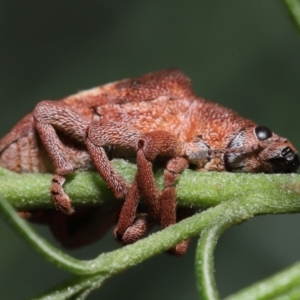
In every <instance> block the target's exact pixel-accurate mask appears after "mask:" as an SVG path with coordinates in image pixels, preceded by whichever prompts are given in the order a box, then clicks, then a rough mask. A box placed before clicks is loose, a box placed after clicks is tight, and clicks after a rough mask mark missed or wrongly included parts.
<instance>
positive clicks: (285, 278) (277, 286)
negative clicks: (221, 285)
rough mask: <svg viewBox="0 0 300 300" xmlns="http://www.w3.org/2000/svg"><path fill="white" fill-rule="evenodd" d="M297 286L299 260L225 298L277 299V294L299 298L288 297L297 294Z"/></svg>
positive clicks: (299, 274) (246, 299) (299, 281)
mask: <svg viewBox="0 0 300 300" xmlns="http://www.w3.org/2000/svg"><path fill="white" fill-rule="evenodd" d="M299 287H300V262H298V263H296V264H294V265H293V266H291V267H288V268H286V269H285V270H283V271H281V272H279V273H277V274H275V275H273V276H271V277H269V278H267V279H264V280H262V281H260V282H258V283H255V284H253V285H252V286H250V287H247V288H245V289H243V290H241V291H239V292H237V293H235V294H233V295H231V296H229V297H227V298H226V300H252V299H255V300H263V299H277V298H276V297H277V296H278V297H280V296H283V295H284V296H285V299H299V298H290V297H289V295H290V296H291V295H292V294H293V295H294V296H295V295H299V294H300V293H299V292H300V290H299Z"/></svg>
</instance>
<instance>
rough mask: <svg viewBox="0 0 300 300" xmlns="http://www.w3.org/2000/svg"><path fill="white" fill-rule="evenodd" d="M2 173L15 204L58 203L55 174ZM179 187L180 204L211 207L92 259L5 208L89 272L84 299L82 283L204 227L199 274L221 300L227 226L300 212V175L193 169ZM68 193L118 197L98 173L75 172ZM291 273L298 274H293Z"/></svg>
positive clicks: (88, 198)
mask: <svg viewBox="0 0 300 300" xmlns="http://www.w3.org/2000/svg"><path fill="white" fill-rule="evenodd" d="M114 164H115V166H116V168H117V169H118V171H119V172H120V174H121V175H122V176H124V177H125V178H126V180H127V181H129V182H130V180H132V178H133V176H134V174H135V167H134V166H132V165H131V164H128V163H125V162H123V161H122V162H120V161H116V162H114ZM0 171H1V170H0ZM1 172H2V175H0V191H1V192H3V194H4V195H5V197H7V198H8V200H9V202H10V203H12V204H13V205H14V206H15V207H17V208H18V209H20V210H27V209H34V208H49V207H52V203H51V199H50V195H49V188H50V183H51V175H42V174H36V175H33V174H30V175H18V174H14V173H11V172H8V171H4V170H3V171H1ZM156 175H157V176H156V177H157V181H158V183H159V185H161V183H162V172H161V170H158V171H157V172H156ZM177 187H178V189H177V190H178V193H177V200H178V203H179V204H180V205H188V206H198V207H204V208H208V209H206V210H205V211H203V212H201V213H199V214H196V215H194V216H192V217H190V218H187V219H185V220H183V221H181V222H179V223H177V224H175V225H173V226H170V227H168V228H166V229H165V230H162V231H159V232H158V233H156V234H153V235H151V236H149V237H147V238H144V239H142V240H140V241H138V242H136V243H134V244H132V245H129V246H126V247H123V248H121V249H118V250H116V251H112V252H110V253H103V254H101V255H99V256H98V257H97V258H95V259H93V260H89V261H79V260H76V259H75V258H72V257H70V256H68V255H66V254H64V253H62V252H61V251H60V250H57V249H55V248H54V247H53V246H51V245H49V244H48V243H47V242H46V241H45V240H44V239H42V238H40V237H39V236H38V235H37V234H35V233H34V232H33V231H32V230H31V229H30V226H28V224H27V223H26V222H25V221H24V220H21V219H20V218H19V217H18V216H17V214H16V213H15V212H14V210H13V209H11V207H10V205H9V204H8V203H6V201H5V200H4V199H0V208H1V210H2V211H3V213H4V214H5V215H6V217H7V218H8V219H9V220H10V222H11V223H12V225H13V226H14V227H15V228H16V229H17V231H18V232H19V233H20V234H21V235H22V237H23V238H24V239H25V240H27V242H28V243H29V244H30V245H31V246H32V247H33V248H34V249H35V250H36V251H38V252H39V253H40V254H41V255H42V256H43V257H45V258H46V259H48V260H49V261H51V262H52V263H54V264H56V265H57V266H59V267H61V268H64V269H66V270H68V271H70V272H72V273H75V274H79V275H81V276H85V277H77V278H76V279H74V280H75V281H74V285H73V286H72V287H73V288H74V289H73V291H75V292H74V293H77V294H76V295H79V294H80V295H82V297H84V295H86V294H87V293H88V292H89V289H88V288H86V287H85V286H81V285H80V284H81V283H80V282H85V280H88V279H91V280H92V281H93V280H94V279H95V278H96V277H95V276H100V277H99V278H98V277H97V278H98V279H95V280H94V281H93V282H94V284H96V285H97V282H98V283H99V284H101V282H102V281H103V280H104V279H106V278H109V277H110V276H113V275H115V274H117V273H119V272H121V271H124V270H125V269H128V268H130V267H132V266H135V265H136V264H138V263H140V262H142V261H144V260H146V259H148V258H150V257H152V256H154V255H156V254H158V253H161V252H163V251H165V250H167V249H169V248H170V247H172V246H174V245H176V244H177V243H179V242H180V241H182V240H184V239H187V238H189V237H192V236H195V235H198V234H199V233H200V232H201V231H203V230H204V233H203V236H202V246H201V244H200V247H203V249H202V250H200V251H199V254H198V259H201V263H200V264H199V265H200V266H201V264H202V269H201V267H200V269H198V273H200V275H201V274H202V275H201V276H202V278H204V280H202V287H204V290H205V291H206V292H205V293H206V294H207V296H206V298H207V299H211V298H209V297H210V295H212V296H214V297H215V299H217V292H216V289H215V287H214V286H215V283H214V277H213V263H212V257H213V256H212V255H213V250H214V247H215V244H216V241H217V238H218V236H219V235H220V234H221V232H222V231H223V230H225V229H226V228H227V227H228V226H230V225H233V224H236V223H237V222H242V221H245V220H247V219H249V218H251V217H252V216H254V215H257V214H267V213H272V214H278V213H296V212H299V211H300V201H299V199H300V176H298V175H296V174H289V175H282V174H281V175H264V174H257V175H251V174H230V173H213V172H204V173H201V172H193V171H190V170H187V171H185V172H184V173H183V174H182V176H181V177H180V180H179V182H178V185H177ZM14 188H15V189H14ZM16 190H17V192H15V191H16ZM66 191H67V193H68V194H69V195H70V196H71V199H72V201H73V204H74V205H75V207H76V206H77V205H89V206H90V205H105V203H106V202H110V201H115V200H114V199H113V197H112V196H111V193H110V192H109V190H108V189H107V187H106V185H105V184H104V183H103V181H102V180H101V179H100V177H99V176H98V175H97V174H96V173H79V174H75V175H72V176H70V177H69V178H68V182H67V183H66ZM103 197H104V198H103ZM94 277H95V278H94ZM291 277H292V278H293V275H291ZM93 278H94V279H93ZM76 280H77V281H76ZM78 280H79V281H78ZM275 283H276V284H277V282H275ZM272 284H273V288H276V286H275V285H274V283H270V289H272ZM70 286H71V285H69V287H70ZM61 290H62V293H65V292H66V293H67V291H66V289H65V288H64V286H63V287H62V288H61ZM294 292H295V293H296V292H297V291H294ZM78 293H79V294H78ZM48 295H49V293H48V294H47V296H48ZM72 295H73V294H72ZM236 299H239V298H236ZM241 299H242V298H241Z"/></svg>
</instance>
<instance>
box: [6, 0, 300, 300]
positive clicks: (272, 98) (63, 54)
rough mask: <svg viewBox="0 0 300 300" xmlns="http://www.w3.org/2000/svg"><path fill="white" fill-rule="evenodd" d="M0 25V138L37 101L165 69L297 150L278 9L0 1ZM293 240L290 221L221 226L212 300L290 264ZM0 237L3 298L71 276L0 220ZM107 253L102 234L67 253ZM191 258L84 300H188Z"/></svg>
mask: <svg viewBox="0 0 300 300" xmlns="http://www.w3.org/2000/svg"><path fill="white" fill-rule="evenodd" d="M0 16H1V17H0V24H1V25H0V37H1V39H0V41H1V42H0V43H1V45H2V46H1V47H0V51H1V56H0V58H1V62H0V66H1V68H0V76H1V85H0V86H1V98H0V136H3V135H4V134H5V133H6V132H8V131H9V129H10V128H11V127H12V126H13V125H14V124H15V122H16V121H18V120H19V119H20V118H21V117H22V116H23V115H24V114H26V113H28V112H30V111H31V110H32V109H33V108H34V106H35V104H36V103H37V102H38V101H40V100H42V99H56V98H60V97H63V96H66V95H69V94H71V93H74V92H76V91H78V90H82V89H87V88H90V87H93V86H96V85H99V84H104V83H107V82H110V81H114V80H119V79H122V78H126V77H132V76H137V75H140V74H144V73H147V72H151V71H156V70H161V69H164V68H168V67H173V66H175V67H179V68H181V69H182V70H183V71H184V72H186V74H188V75H189V76H190V77H191V78H192V80H193V84H194V88H195V90H196V91H197V93H198V94H199V95H201V96H203V97H206V98H209V99H213V100H215V101H217V102H220V103H222V104H224V105H226V106H228V107H230V108H232V109H234V110H236V111H238V112H239V113H240V114H241V115H243V116H245V117H247V118H250V119H252V120H254V121H256V122H257V123H259V124H261V125H268V126H269V127H270V128H271V129H272V130H273V131H275V132H276V133H279V134H281V135H283V136H286V137H288V138H290V140H292V141H293V142H294V144H295V145H296V147H298V149H300V138H299V133H298V130H299V108H300V102H299V89H300V72H299V70H300V38H299V36H298V35H297V32H296V30H295V28H294V27H293V25H292V23H291V22H290V20H289V18H288V15H287V13H286V11H285V9H284V7H283V5H282V3H281V2H280V1H279V0H276V1H274V0H265V1H261V0H253V1H238V0H234V1H220V0H218V1H191V0H185V1H171V0H165V1H161V0H151V1H148V0H144V1H132V0H131V1H130V0H128V1H117V0H102V1H99V0H98V1H85V2H84V1H37V0H35V1H30V2H29V1H24V2H22V1H13V0H11V1H1V2H0ZM39 230H40V232H41V234H43V235H47V236H49V238H50V240H52V239H51V236H50V234H49V233H48V232H47V230H46V229H42V230H41V229H39ZM299 231H300V216H298V215H285V216H263V217H257V218H254V219H253V220H251V221H249V222H247V223H245V224H242V225H241V226H236V227H234V228H231V229H230V230H229V231H228V232H227V233H226V234H225V235H224V236H223V237H222V238H221V240H220V242H219V244H218V246H217V251H216V266H215V267H216V276H217V283H218V287H219V288H220V291H221V296H222V297H224V296H225V295H228V294H229V293H232V292H234V291H236V290H238V289H240V288H242V287H245V286H247V285H249V284H250V283H253V282H255V281H257V280H260V279H262V278H264V277H265V276H268V275H271V274H272V273H273V272H276V271H279V270H281V269H282V268H284V267H286V266H288V265H289V264H291V263H293V262H295V261H296V260H298V259H299V257H300V239H299V236H300V234H299ZM0 238H1V240H2V242H1V247H0V266H1V271H0V276H1V277H0V291H1V298H3V299H26V298H28V297H32V296H34V295H36V294H37V293H40V292H42V291H44V290H45V289H46V288H49V287H51V286H53V285H55V284H56V283H58V282H60V281H61V280H63V279H65V278H68V277H69V276H70V275H69V274H67V273H65V272H64V271H62V270H59V269H56V268H55V267H54V266H52V265H51V264H49V263H47V262H45V261H43V260H42V259H41V258H40V257H39V256H38V255H37V254H36V253H35V252H33V251H32V250H30V249H29V248H28V247H27V245H25V244H24V243H23V242H22V240H20V238H19V237H17V236H16V234H15V233H14V232H13V231H12V230H10V228H9V227H8V226H7V225H6V224H5V222H3V221H2V220H1V223H0ZM54 243H55V242H54ZM116 247H118V245H117V244H116V243H115V242H114V241H113V238H112V237H111V235H108V236H107V237H106V238H105V239H104V240H102V241H100V242H99V243H97V244H95V245H94V246H92V247H88V248H85V249H82V250H80V251H76V252H73V255H75V256H77V257H80V258H87V259H88V258H93V257H95V256H96V255H97V254H99V253H101V252H103V251H107V250H109V249H114V248H116ZM194 252H195V241H194V243H193V245H192V247H191V248H190V249H189V252H188V254H187V255H186V256H185V257H183V258H180V259H176V258H173V257H169V256H167V255H165V254H162V255H160V256H158V257H155V258H152V259H150V260H149V261H147V262H145V263H143V264H141V265H139V266H137V267H135V268H132V269H131V270H129V271H127V272H124V273H122V274H120V275H118V276H116V277H114V278H113V279H111V280H109V281H108V282H107V283H106V284H105V285H104V287H103V289H101V290H99V291H97V292H95V293H94V294H93V295H92V296H91V297H90V298H89V299H100V298H101V299H141V298H142V299H144V300H146V299H197V292H196V283H195V277H194V266H193V264H194Z"/></svg>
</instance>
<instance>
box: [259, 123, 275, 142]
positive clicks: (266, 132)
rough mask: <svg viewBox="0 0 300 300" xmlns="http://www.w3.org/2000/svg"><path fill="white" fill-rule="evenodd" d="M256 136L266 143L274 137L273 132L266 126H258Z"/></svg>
mask: <svg viewBox="0 0 300 300" xmlns="http://www.w3.org/2000/svg"><path fill="white" fill-rule="evenodd" d="M255 134H256V137H257V138H258V139H259V140H260V141H264V140H267V139H268V138H270V137H271V136H272V131H271V130H270V129H269V128H268V127H265V126H256V127H255Z"/></svg>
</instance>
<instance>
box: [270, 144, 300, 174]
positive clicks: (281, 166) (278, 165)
mask: <svg viewBox="0 0 300 300" xmlns="http://www.w3.org/2000/svg"><path fill="white" fill-rule="evenodd" d="M270 161H271V163H272V165H273V168H274V172H275V173H293V172H296V171H297V170H298V168H299V165H300V160H299V155H298V153H295V152H294V151H293V150H292V149H291V148H290V147H285V148H283V149H282V150H281V151H280V153H279V154H278V155H277V156H276V157H273V158H272V159H270Z"/></svg>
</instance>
